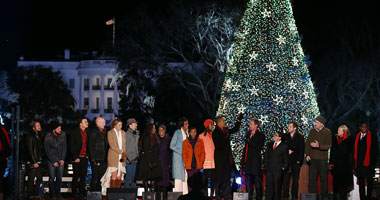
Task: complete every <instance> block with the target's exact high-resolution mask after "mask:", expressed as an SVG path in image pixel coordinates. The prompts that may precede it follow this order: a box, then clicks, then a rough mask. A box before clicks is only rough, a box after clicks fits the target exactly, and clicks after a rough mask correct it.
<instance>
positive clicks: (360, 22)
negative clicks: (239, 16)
mask: <svg viewBox="0 0 380 200" xmlns="http://www.w3.org/2000/svg"><path fill="white" fill-rule="evenodd" d="M181 1H182V0H179V2H181ZM173 2H178V0H176V1H175V0H156V1H153V0H142V1H130V0H128V1H115V0H113V1H102V2H98V1H89V0H83V1H75V0H66V1H61V0H59V1H58V0H40V1H31V0H3V1H1V3H0V27H1V31H0V66H1V67H2V68H3V69H9V68H13V67H15V65H16V60H17V59H18V58H19V56H21V55H23V56H24V57H25V59H33V58H39V59H41V58H51V57H52V56H55V55H56V54H57V53H59V54H62V52H63V49H64V48H70V50H72V51H73V53H75V52H78V51H92V50H99V49H102V47H103V46H104V45H105V44H106V43H107V42H108V43H109V42H111V31H112V27H111V26H106V25H105V21H106V20H107V19H111V18H112V17H113V16H120V15H123V16H125V17H134V16H136V15H138V14H139V13H141V12H143V13H145V14H146V15H150V16H152V17H154V16H162V15H170V13H167V12H165V11H166V10H167V8H168V7H169V6H170V5H172V4H173ZM199 2H200V1H196V0H195V1H191V3H188V1H183V3H187V4H190V5H191V4H192V5H196V4H197V3H199ZM204 2H207V3H215V2H216V3H218V4H224V5H229V6H236V7H239V8H241V9H244V7H245V5H246V1H243V0H220V1H216V0H213V1H212V0H208V1H204ZM373 2H374V1H373ZM293 6H294V10H293V12H294V15H295V19H296V22H297V26H298V29H299V32H300V34H301V35H302V36H303V47H304V50H305V53H306V54H309V55H310V56H311V61H312V62H313V61H317V60H318V59H320V58H321V57H323V56H325V55H326V54H328V53H329V51H330V50H331V49H334V47H335V46H336V45H337V37H349V39H350V40H355V35H356V33H357V32H360V31H363V30H364V31H366V32H368V34H373V35H379V34H378V33H379V27H380V26H379V25H378V20H379V14H378V13H379V12H376V10H377V9H378V8H379V7H376V6H374V3H370V1H368V2H366V1H362V2H360V3H359V2H357V1H355V2H354V1H343V0H329V1H327V0H307V1H305V0H294V1H293ZM130 26H133V24H130ZM146 28H147V29H149V27H146ZM373 44H374V45H378V40H376V41H373ZM311 67H312V68H313V67H314V66H313V65H312V66H311Z"/></svg>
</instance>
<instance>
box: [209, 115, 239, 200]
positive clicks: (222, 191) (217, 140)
mask: <svg viewBox="0 0 380 200" xmlns="http://www.w3.org/2000/svg"><path fill="white" fill-rule="evenodd" d="M242 119H243V115H240V116H239V117H238V118H237V119H236V123H235V127H234V128H232V129H227V128H226V121H225V119H224V117H222V116H219V117H217V118H216V119H215V122H216V128H215V130H214V132H213V133H212V139H213V140H214V145H215V152H214V160H215V176H214V181H215V196H216V198H217V199H220V198H224V199H231V197H232V196H231V172H232V166H233V165H234V161H233V159H232V153H231V146H230V141H231V138H230V135H232V134H234V133H236V132H238V131H239V128H240V125H241V120H242Z"/></svg>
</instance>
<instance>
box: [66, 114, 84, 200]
mask: <svg viewBox="0 0 380 200" xmlns="http://www.w3.org/2000/svg"><path fill="white" fill-rule="evenodd" d="M87 128H88V120H87V118H85V117H82V118H80V121H79V128H78V129H77V130H75V131H74V132H73V133H72V134H71V139H70V147H71V153H72V156H73V159H74V163H73V180H72V183H71V186H72V190H73V191H72V193H73V196H74V198H76V199H83V198H84V197H85V196H86V188H85V186H86V176H87V168H88V150H87V146H88V145H87V142H88V140H87ZM78 190H79V191H78ZM78 192H79V193H78Z"/></svg>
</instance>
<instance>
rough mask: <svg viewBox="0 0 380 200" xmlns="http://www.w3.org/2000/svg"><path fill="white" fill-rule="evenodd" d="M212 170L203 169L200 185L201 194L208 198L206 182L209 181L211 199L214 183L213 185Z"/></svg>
mask: <svg viewBox="0 0 380 200" xmlns="http://www.w3.org/2000/svg"><path fill="white" fill-rule="evenodd" d="M213 173H214V169H204V170H203V173H202V184H203V189H202V192H203V194H204V195H205V196H208V182H209V180H210V188H211V195H210V196H211V197H212V196H214V188H215V186H214V183H213V180H214V179H213V175H214V174H213Z"/></svg>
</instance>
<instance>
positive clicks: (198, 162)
mask: <svg viewBox="0 0 380 200" xmlns="http://www.w3.org/2000/svg"><path fill="white" fill-rule="evenodd" d="M189 135H190V137H189V138H187V139H186V140H185V141H183V148H182V157H183V162H184V163H185V169H186V171H187V175H188V177H189V178H190V177H191V176H193V175H194V174H195V173H196V172H198V171H199V170H200V169H203V163H204V161H205V148H204V145H203V141H202V140H201V139H198V135H197V129H196V128H194V127H191V128H190V129H189ZM190 191H191V188H190V187H189V192H190Z"/></svg>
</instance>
